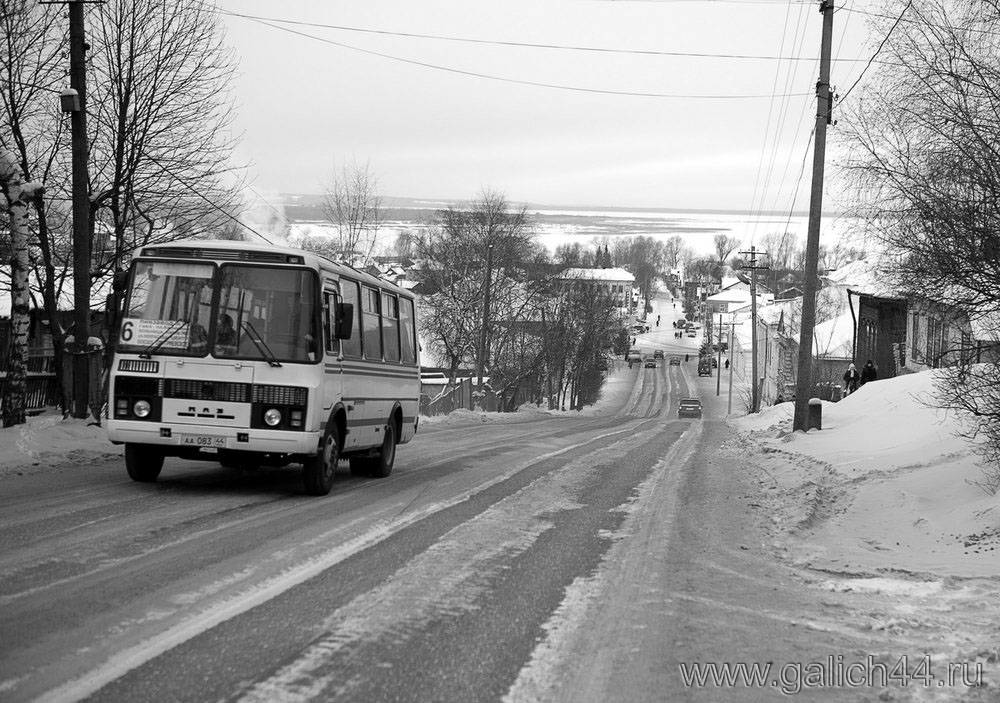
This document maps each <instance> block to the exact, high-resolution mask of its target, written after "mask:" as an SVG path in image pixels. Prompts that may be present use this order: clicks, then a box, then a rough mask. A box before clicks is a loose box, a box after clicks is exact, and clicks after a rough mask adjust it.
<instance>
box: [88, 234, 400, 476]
mask: <svg viewBox="0 0 1000 703" xmlns="http://www.w3.org/2000/svg"><path fill="white" fill-rule="evenodd" d="M416 316H417V310H416V299H415V297H414V295H413V294H412V293H411V292H409V291H407V290H405V289H404V288H402V287H400V286H396V285H394V284H392V283H390V282H388V281H385V280H382V279H381V278H378V277H376V276H372V275H369V274H367V273H365V272H362V271H359V270H357V269H355V268H353V267H351V266H348V265H345V264H340V263H335V262H333V261H330V260H328V259H326V258H324V257H321V256H318V255H315V254H312V253H309V252H306V251H303V250H301V249H291V248H287V247H278V246H271V245H263V244H250V243H247V242H230V241H213V240H185V241H177V242H171V243H169V244H157V245H150V246H145V247H142V248H140V249H139V251H138V254H137V255H136V256H135V257H134V258H133V260H132V263H131V267H130V269H129V271H128V274H127V284H126V291H125V298H124V304H123V309H122V310H121V315H120V319H121V322H120V326H119V329H118V339H117V343H116V346H115V350H114V351H115V353H114V359H113V362H112V367H111V368H110V370H109V377H110V378H109V400H108V408H107V420H106V424H107V431H108V438H109V439H110V440H111V442H113V443H115V444H119V445H120V444H124V445H125V468H126V470H127V471H128V475H129V476H130V477H131V478H132V479H133V480H134V481H140V482H153V481H156V480H157V478H158V477H159V475H160V472H161V470H162V468H163V462H164V458H165V457H168V456H169V457H182V458H185V459H202V460H211V461H217V462H219V463H221V464H222V465H224V466H231V467H244V468H256V467H259V466H262V465H267V466H285V465H288V464H301V466H302V480H303V484H304V487H305V492H306V493H307V494H309V495H326V494H328V493H329V492H330V489H331V488H332V484H333V479H334V473H335V472H336V470H337V465H338V463H339V462H340V461H341V460H342V459H346V460H348V461H349V464H350V472H351V473H352V474H354V475H358V476H370V477H376V478H383V477H386V476H388V475H389V474H390V472H391V471H392V467H393V463H394V461H395V457H396V446H397V445H399V444H405V443H406V442H409V441H410V440H411V439H412V438H413V436H414V435H415V434H416V431H417V424H418V412H419V400H420V365H419V358H418V353H419V349H418V346H419V345H418V342H417V327H416Z"/></svg>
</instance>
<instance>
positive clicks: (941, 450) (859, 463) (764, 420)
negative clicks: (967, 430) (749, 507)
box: [733, 371, 1000, 577]
mask: <svg viewBox="0 0 1000 703" xmlns="http://www.w3.org/2000/svg"><path fill="white" fill-rule="evenodd" d="M934 373H935V372H933V371H928V372H924V373H919V374H911V375H907V376H901V377H899V378H894V379H887V380H882V381H877V382H875V383H869V384H867V385H865V386H863V387H862V388H861V389H860V390H859V391H858V392H857V393H855V394H853V395H851V396H849V397H847V398H845V399H844V400H842V401H841V402H839V403H826V402H824V403H823V406H822V408H823V417H822V426H823V429H822V430H818V431H817V430H812V431H810V432H808V433H804V432H794V433H793V432H791V426H792V414H793V411H794V407H793V405H792V404H791V403H784V404H781V405H777V406H774V407H772V408H768V409H767V410H765V411H763V412H761V413H760V414H758V415H756V416H748V417H745V418H740V419H738V420H735V421H733V424H734V425H735V426H736V428H737V429H738V430H740V431H742V432H743V433H744V437H745V440H744V441H745V442H746V443H747V447H748V451H749V452H750V453H751V456H750V458H749V459H748V461H747V470H749V471H751V472H753V471H757V472H758V477H759V480H760V481H761V483H762V485H766V486H767V489H766V494H767V495H768V496H769V498H768V499H767V500H766V503H767V505H765V506H763V507H765V508H767V509H770V510H773V517H772V520H773V522H774V524H775V528H776V530H777V531H778V532H779V533H780V534H782V535H783V536H785V537H791V538H792V539H791V540H790V541H789V542H787V543H784V544H783V545H782V547H783V548H784V549H787V550H788V551H789V552H790V555H791V556H792V558H794V559H795V560H797V561H799V562H801V563H804V564H807V565H809V566H811V567H813V568H819V569H824V570H827V571H832V572H844V573H862V574H875V573H882V572H886V571H906V572H911V573H923V572H931V573H934V574H938V575H941V576H963V577H992V576H996V575H998V574H1000V564H998V562H997V556H998V555H1000V496H990V495H987V494H986V493H985V492H984V491H983V490H981V489H980V488H979V487H978V486H977V485H976V482H977V481H979V480H980V479H981V473H980V472H981V469H980V466H979V465H978V457H977V456H976V455H974V454H973V453H972V451H971V449H970V447H969V445H968V443H967V441H966V440H964V439H961V438H959V437H958V436H956V431H957V430H958V429H959V425H958V421H957V418H956V417H955V416H954V415H953V414H947V413H944V412H942V411H940V410H937V409H935V408H933V407H931V406H930V405H929V404H928V403H929V402H930V401H931V398H932V393H933V376H934Z"/></svg>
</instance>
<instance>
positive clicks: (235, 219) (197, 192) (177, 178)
mask: <svg viewBox="0 0 1000 703" xmlns="http://www.w3.org/2000/svg"><path fill="white" fill-rule="evenodd" d="M145 156H146V158H147V159H149V160H150V161H151V162H153V163H154V164H156V165H157V166H159V168H160V169H161V170H162V171H163V172H164V173H166V174H167V175H169V176H170V177H171V178H173V179H174V180H175V181H177V182H178V183H180V184H181V185H182V186H184V187H185V188H186V189H187V190H189V191H191V192H192V193H194V194H195V195H197V196H198V197H199V198H201V199H202V200H204V201H205V202H206V203H208V204H209V205H211V206H212V208H213V209H214V210H217V211H218V212H220V213H222V214H223V215H225V216H226V217H227V218H229V219H230V220H232V221H233V222H235V223H236V224H238V225H240V226H241V227H244V228H246V229H248V230H249V231H251V232H253V233H254V234H256V235H257V236H258V237H260V238H261V239H263V240H264V241H265V242H267V243H268V244H274V242H272V241H271V240H270V239H268V238H267V237H265V236H264V235H263V234H261V233H260V232H258V231H257V230H255V229H254V228H253V227H251V226H250V225H248V224H246V223H244V222H242V221H241V220H240V219H239V218H238V217H236V216H235V215H233V214H232V213H231V212H228V211H226V210H224V209H223V208H221V207H219V206H218V204H217V203H215V202H213V201H212V199H211V198H208V197H206V196H205V194H204V193H202V192H201V191H200V190H198V189H197V188H195V187H194V186H192V185H191V184H190V183H188V182H187V181H185V180H184V179H183V178H181V177H180V176H178V175H177V174H176V173H174V172H173V171H171V170H170V169H169V168H167V167H166V166H164V165H163V164H162V163H160V161H159V160H158V159H155V158H153V157H152V156H150V155H149V154H146V155H145Z"/></svg>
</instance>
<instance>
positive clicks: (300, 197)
mask: <svg viewBox="0 0 1000 703" xmlns="http://www.w3.org/2000/svg"><path fill="white" fill-rule="evenodd" d="M276 197H277V198H279V199H280V202H279V203H276V204H280V205H284V206H291V207H305V208H308V207H319V206H321V205H322V203H323V196H322V195H321V194H317V193H278V194H277V195H276ZM471 202H473V201H471V200H467V199H466V200H461V199H458V200H447V199H443V198H405V197H399V196H383V197H382V207H383V208H386V209H401V210H439V209H443V208H447V207H448V206H452V205H456V206H457V205H463V204H467V203H471ZM510 204H511V206H512V207H524V208H525V209H527V210H528V211H529V212H542V213H544V212H547V211H552V210H563V211H573V212H580V213H586V212H597V213H628V212H634V213H650V214H653V213H666V214H694V215H729V216H735V217H789V216H791V217H808V215H809V212H808V211H801V210H796V211H794V212H791V213H789V212H787V211H780V210H764V211H760V212H752V211H750V210H729V209H725V208H678V207H625V206H621V205H551V204H540V203H521V202H514V201H511V203H510ZM840 214H842V213H838V212H824V214H823V216H824V217H836V216H838V215H840Z"/></svg>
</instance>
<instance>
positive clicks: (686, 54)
mask: <svg viewBox="0 0 1000 703" xmlns="http://www.w3.org/2000/svg"><path fill="white" fill-rule="evenodd" d="M781 4H788V5H794V4H799V5H801V4H803V3H781ZM217 11H218V12H219V14H223V15H226V16H228V17H238V18H240V19H247V20H253V21H257V22H262V23H267V22H270V23H275V24H281V25H286V24H287V25H295V26H301V27H312V28H315V29H333V30H337V31H342V32H356V33H361V34H375V35H382V36H392V37H406V38H410V39H433V40H435V41H445V42H460V43H465V44H484V45H491V46H507V47H518V48H528V49H553V50H559V51H582V52H593V53H604V54H626V55H635V56H672V57H682V58H707V59H738V60H759V61H815V60H816V57H815V56H781V55H780V54H779V55H777V56H775V55H770V54H719V53H708V52H699V51H662V50H653V49H620V48H611V47H600V46H576V45H572V44H543V43H538V42H520V41H506V40H498V39H473V38H471V37H451V36H445V35H440V34H423V33H419V32H400V31H391V30H387V29H370V28H365V27H350V26H347V25H340V24H326V23H322V22H305V21H302V20H289V19H282V18H278V17H262V16H260V15H250V14H246V13H243V12H234V11H232V10H217ZM859 61H861V59H859Z"/></svg>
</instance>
